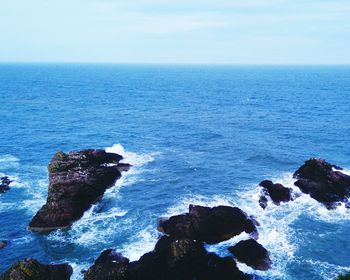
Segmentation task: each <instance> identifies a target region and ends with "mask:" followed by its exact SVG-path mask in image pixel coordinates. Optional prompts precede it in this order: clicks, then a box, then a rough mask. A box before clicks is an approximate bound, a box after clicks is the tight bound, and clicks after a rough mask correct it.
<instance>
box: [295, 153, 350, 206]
mask: <svg viewBox="0 0 350 280" xmlns="http://www.w3.org/2000/svg"><path fill="white" fill-rule="evenodd" d="M333 168H335V166H334V165H331V164H330V163H328V162H326V161H325V160H322V159H316V158H312V159H310V160H307V161H306V162H305V164H304V165H302V166H301V167H300V168H299V169H298V170H297V171H296V172H295V173H294V175H293V176H294V178H296V179H297V181H296V182H295V183H294V184H295V185H296V186H297V187H299V188H300V190H301V191H302V192H303V193H306V194H309V195H310V196H311V197H312V198H313V199H315V200H317V201H319V202H321V203H323V204H324V205H326V207H327V208H328V209H332V208H335V207H337V205H339V204H340V202H345V203H347V202H348V198H349V197H350V176H348V175H346V174H344V173H342V172H340V171H334V170H333ZM335 169H339V167H337V168H335Z"/></svg>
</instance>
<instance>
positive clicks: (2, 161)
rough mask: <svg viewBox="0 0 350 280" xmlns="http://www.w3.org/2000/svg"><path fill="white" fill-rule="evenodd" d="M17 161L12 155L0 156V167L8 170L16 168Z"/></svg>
mask: <svg viewBox="0 0 350 280" xmlns="http://www.w3.org/2000/svg"><path fill="white" fill-rule="evenodd" d="M18 166H19V159H18V158H16V157H15V156H13V155H2V156H0V167H1V168H10V167H18Z"/></svg>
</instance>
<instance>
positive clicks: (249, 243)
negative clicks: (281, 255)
mask: <svg viewBox="0 0 350 280" xmlns="http://www.w3.org/2000/svg"><path fill="white" fill-rule="evenodd" d="M229 251H230V252H231V253H233V254H234V255H235V257H236V258H237V260H238V261H240V262H243V263H245V264H246V265H249V266H251V267H252V268H254V269H257V270H268V269H270V268H271V264H272V262H271V259H270V256H269V253H268V251H267V250H266V249H265V248H264V247H263V246H262V245H261V244H259V243H258V242H257V241H256V240H254V239H249V240H243V241H240V242H238V243H237V244H236V245H234V246H232V247H230V248H229Z"/></svg>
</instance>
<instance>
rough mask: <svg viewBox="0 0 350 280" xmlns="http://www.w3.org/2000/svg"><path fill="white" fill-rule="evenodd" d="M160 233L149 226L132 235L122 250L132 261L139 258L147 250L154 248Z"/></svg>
mask: <svg viewBox="0 0 350 280" xmlns="http://www.w3.org/2000/svg"><path fill="white" fill-rule="evenodd" d="M158 235H159V233H158V232H157V230H156V229H155V228H154V227H153V226H149V227H147V228H145V229H143V230H141V231H140V232H139V233H137V234H136V235H134V236H133V237H132V240H131V242H129V243H128V244H126V245H125V246H123V247H122V248H120V250H119V251H120V252H121V253H122V254H123V255H124V256H125V257H127V258H129V259H130V260H131V261H136V260H138V259H139V258H140V257H141V256H142V255H143V254H145V253H146V252H150V251H152V250H153V249H154V246H155V244H156V242H157V239H158Z"/></svg>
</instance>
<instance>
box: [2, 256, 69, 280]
mask: <svg viewBox="0 0 350 280" xmlns="http://www.w3.org/2000/svg"><path fill="white" fill-rule="evenodd" d="M72 272H73V269H72V267H71V266H70V265H68V264H56V265H45V264H41V263H40V262H38V261H36V260H34V259H25V260H23V261H19V262H17V263H15V264H14V265H12V266H11V267H10V268H9V269H8V270H7V271H6V272H5V273H4V274H3V275H1V276H0V280H68V279H70V276H71V275H72Z"/></svg>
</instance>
